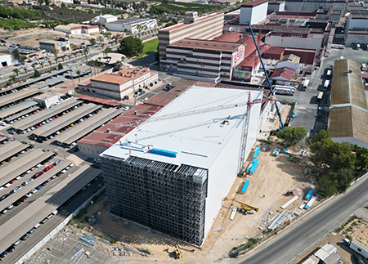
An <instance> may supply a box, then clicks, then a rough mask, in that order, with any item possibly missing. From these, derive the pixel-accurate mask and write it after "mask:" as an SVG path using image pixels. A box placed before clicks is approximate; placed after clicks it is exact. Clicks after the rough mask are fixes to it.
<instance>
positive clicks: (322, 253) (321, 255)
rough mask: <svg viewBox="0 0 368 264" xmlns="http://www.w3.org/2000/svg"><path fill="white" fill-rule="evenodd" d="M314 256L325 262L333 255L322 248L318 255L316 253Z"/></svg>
mask: <svg viewBox="0 0 368 264" xmlns="http://www.w3.org/2000/svg"><path fill="white" fill-rule="evenodd" d="M314 255H315V256H316V257H317V258H319V259H321V260H325V259H326V258H328V257H329V256H330V255H331V253H328V252H327V251H326V250H324V249H323V248H320V249H319V250H318V251H317V252H316V253H314Z"/></svg>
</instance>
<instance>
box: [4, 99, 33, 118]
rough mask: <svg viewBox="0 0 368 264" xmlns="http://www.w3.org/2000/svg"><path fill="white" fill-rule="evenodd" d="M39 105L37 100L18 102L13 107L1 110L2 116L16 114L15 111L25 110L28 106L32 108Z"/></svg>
mask: <svg viewBox="0 0 368 264" xmlns="http://www.w3.org/2000/svg"><path fill="white" fill-rule="evenodd" d="M35 105H37V102H35V101H31V100H30V101H25V102H23V103H20V104H17V105H13V106H11V107H8V108H6V109H4V110H1V111H0V118H2V119H4V118H6V117H8V116H10V115H14V114H15V113H18V112H20V111H23V110H25V109H27V108H30V107H32V106H35Z"/></svg>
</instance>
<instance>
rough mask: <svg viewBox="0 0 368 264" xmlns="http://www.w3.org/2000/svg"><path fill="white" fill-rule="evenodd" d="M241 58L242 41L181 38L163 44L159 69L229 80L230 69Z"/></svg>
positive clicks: (231, 69) (242, 52) (242, 56)
mask: <svg viewBox="0 0 368 264" xmlns="http://www.w3.org/2000/svg"><path fill="white" fill-rule="evenodd" d="M243 59H244V44H242V43H236V42H235V43H234V42H225V41H215V40H201V39H183V40H180V41H177V42H175V43H172V44H170V45H168V46H167V47H166V58H163V59H161V61H160V65H161V67H162V68H170V69H175V70H176V71H177V72H178V73H184V74H189V75H197V76H204V77H210V78H214V79H216V78H221V79H224V80H231V76H232V71H233V69H234V67H235V66H236V65H238V64H239V63H240V62H241V61H242V60H243Z"/></svg>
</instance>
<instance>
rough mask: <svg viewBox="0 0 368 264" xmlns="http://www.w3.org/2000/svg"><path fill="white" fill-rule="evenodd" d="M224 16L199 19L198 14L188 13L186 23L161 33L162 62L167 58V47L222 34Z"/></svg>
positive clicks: (160, 54) (160, 49)
mask: <svg viewBox="0 0 368 264" xmlns="http://www.w3.org/2000/svg"><path fill="white" fill-rule="evenodd" d="M223 24H224V14H217V13H215V14H211V15H208V16H204V17H198V13H197V12H187V13H186V14H185V18H184V23H180V24H177V25H173V26H171V27H167V28H164V29H162V30H160V31H159V33H158V38H159V46H158V47H159V56H160V60H161V59H162V58H165V57H166V46H167V45H169V44H171V43H174V42H177V41H179V40H182V39H184V38H195V39H213V38H214V37H217V36H219V35H221V34H222V30H223Z"/></svg>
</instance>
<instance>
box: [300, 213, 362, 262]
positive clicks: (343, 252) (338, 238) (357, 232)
mask: <svg viewBox="0 0 368 264" xmlns="http://www.w3.org/2000/svg"><path fill="white" fill-rule="evenodd" d="M346 236H348V237H352V238H355V239H357V240H359V241H360V242H362V243H363V244H364V245H368V223H367V222H365V221H363V220H360V219H356V220H354V221H352V222H351V223H349V224H348V225H346V227H345V228H344V229H343V230H342V231H340V232H339V233H332V234H330V235H329V236H327V237H326V238H325V239H323V240H322V241H320V242H319V243H318V244H317V245H316V246H315V247H314V248H312V249H311V250H309V251H308V252H307V253H306V254H304V255H303V256H302V257H301V258H300V259H298V260H297V261H296V262H295V263H296V264H301V263H303V261H305V260H306V259H307V258H308V256H311V255H313V254H314V253H315V252H316V251H317V250H319V249H320V248H321V247H322V246H324V245H325V244H326V243H330V244H332V245H333V246H335V247H336V248H337V252H336V253H337V254H338V255H339V256H340V257H341V260H342V263H345V264H355V263H356V261H355V260H354V254H357V253H356V252H355V251H353V250H351V249H350V248H349V247H347V246H344V245H343V240H344V239H345V238H346ZM363 261H364V263H366V264H367V263H368V261H367V260H365V259H364V258H363Z"/></svg>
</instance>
